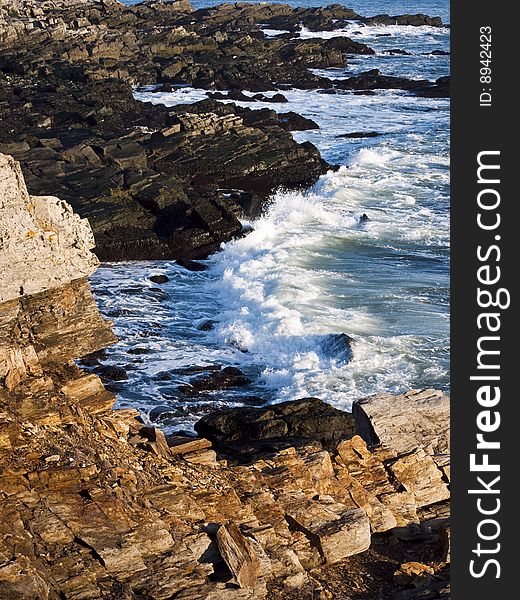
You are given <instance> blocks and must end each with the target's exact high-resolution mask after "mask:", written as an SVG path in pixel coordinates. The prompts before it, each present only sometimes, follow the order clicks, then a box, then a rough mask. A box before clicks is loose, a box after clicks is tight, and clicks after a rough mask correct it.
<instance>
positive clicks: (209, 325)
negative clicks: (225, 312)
mask: <svg viewBox="0 0 520 600" xmlns="http://www.w3.org/2000/svg"><path fill="white" fill-rule="evenodd" d="M215 323H216V321H213V320H212V319H207V320H206V321H203V322H202V323H199V325H197V329H198V330H199V331H213V329H215Z"/></svg>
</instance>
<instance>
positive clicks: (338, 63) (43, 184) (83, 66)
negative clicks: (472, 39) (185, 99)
mask: <svg viewBox="0 0 520 600" xmlns="http://www.w3.org/2000/svg"><path fill="white" fill-rule="evenodd" d="M348 19H358V20H363V18H362V17H360V16H359V15H357V14H356V13H354V12H353V11H351V10H350V9H346V8H344V7H342V6H340V5H332V6H330V7H326V8H318V9H301V8H291V7H290V6H288V5H284V4H280V5H271V4H253V5H251V4H227V5H222V6H218V7H213V8H210V9H205V10H198V11H193V9H192V7H191V6H190V5H189V3H188V2H187V1H185V0H177V1H174V2H168V3H163V2H144V3H142V4H139V5H133V6H124V5H123V4H121V3H120V2H118V1H117V0H48V1H45V2H35V1H34V0H16V1H15V2H9V3H7V4H6V3H4V4H3V5H2V6H1V7H0V152H5V153H9V154H11V155H13V156H14V157H15V158H16V159H17V160H19V161H20V162H21V164H22V168H23V171H24V174H25V176H26V178H27V185H28V188H29V191H30V193H32V194H35V195H41V194H58V195H59V197H60V198H62V199H64V200H67V201H68V202H70V203H71V204H72V206H73V208H74V209H75V210H76V211H77V212H78V214H79V215H80V216H82V217H87V218H88V219H89V221H90V222H91V224H92V227H93V230H94V235H95V239H96V248H97V249H96V252H97V254H98V256H99V257H100V258H102V259H104V260H122V259H123V260H131V259H164V258H168V259H179V258H180V259H190V258H196V257H204V256H207V255H208V253H210V252H212V251H214V250H216V249H217V248H218V247H219V246H220V244H221V243H222V242H223V241H228V240H229V239H232V238H233V237H234V236H237V235H240V234H241V227H240V223H239V221H238V220H237V215H239V214H240V213H243V212H246V213H248V216H251V215H254V214H255V213H258V212H259V211H260V210H261V209H262V206H263V205H264V204H265V200H266V198H267V197H268V196H269V194H271V193H272V192H273V191H274V190H276V189H277V188H278V187H280V186H281V187H283V188H288V189H290V188H299V187H308V186H309V185H311V184H313V183H314V182H315V181H316V180H317V178H318V177H319V176H320V175H321V174H323V173H324V172H325V171H326V169H327V167H328V165H326V164H325V162H324V161H323V160H321V158H320V156H319V152H318V151H317V149H316V148H314V147H313V146H312V145H311V144H296V143H295V142H294V140H293V139H292V137H291V135H290V131H289V130H294V129H307V128H315V127H316V124H315V123H313V122H312V121H308V120H306V119H303V118H301V117H299V116H298V115H294V114H293V113H289V114H286V115H284V114H281V115H279V116H278V115H276V114H275V113H274V112H273V111H267V112H266V111H257V112H262V113H263V114H262V115H257V114H254V115H253V114H252V112H251V111H247V110H244V109H239V108H237V107H232V106H229V105H226V106H223V105H222V104H220V103H218V102H213V103H208V102H203V103H198V104H195V105H191V106H185V107H181V108H176V109H175V110H168V109H165V108H164V107H162V108H161V107H158V106H155V107H153V106H149V105H145V104H142V103H138V102H136V101H135V100H134V99H133V97H132V86H136V85H145V84H162V85H166V89H172V87H171V86H172V85H181V86H182V85H186V84H189V85H194V86H197V87H200V88H203V89H206V90H208V91H209V90H213V91H214V90H231V95H232V96H234V97H237V93H238V94H239V93H240V91H242V90H249V91H251V92H264V91H266V90H280V89H282V90H283V89H286V88H287V87H290V86H292V87H297V88H301V89H324V90H327V91H328V92H336V91H342V90H347V91H354V90H370V91H372V90H377V89H403V90H407V91H409V92H410V93H414V94H418V95H423V96H446V95H448V93H449V92H448V80H447V78H442V79H441V80H439V81H437V82H430V81H416V80H409V79H404V78H399V77H389V76H385V75H384V74H382V73H380V72H379V71H378V70H372V71H368V72H366V73H362V74H360V75H358V76H356V77H350V78H348V79H343V80H336V79H330V78H328V77H322V76H318V75H316V74H315V73H314V71H313V69H317V68H318V69H327V68H337V67H344V66H345V65H346V64H347V63H348V60H349V57H350V56H351V55H356V54H358V55H359V54H373V50H372V49H371V48H369V47H368V46H366V45H365V44H362V43H359V42H356V41H354V40H352V39H350V38H347V37H334V38H332V39H299V38H298V37H297V35H296V32H297V30H298V29H299V28H300V27H301V26H305V27H308V28H311V29H314V30H318V29H320V28H323V29H331V28H332V29H335V28H338V27H342V26H343V25H344V24H345V21H346V20H348ZM374 19H375V22H377V23H385V22H387V21H388V22H394V21H396V22H399V23H402V24H408V25H421V24H429V25H434V26H438V25H440V24H441V23H440V20H439V19H430V18H428V17H425V16H424V15H415V16H413V15H412V16H410V15H405V16H402V17H388V18H387V17H386V16H384V15H383V16H379V17H375V18H374ZM374 19H372V21H373V20H374ZM365 21H366V22H372V21H371V20H370V19H365ZM263 25H268V26H270V27H283V28H287V29H288V30H289V31H290V32H289V34H288V35H282V36H277V37H276V38H269V37H267V36H266V35H265V34H264V33H263V32H262V29H261V27H262V26H263ZM291 32H292V33H291ZM217 97H219V96H217ZM238 97H240V96H238ZM257 98H260V99H262V96H257ZM280 98H282V96H280ZM255 112H256V111H255ZM194 115H197V118H194Z"/></svg>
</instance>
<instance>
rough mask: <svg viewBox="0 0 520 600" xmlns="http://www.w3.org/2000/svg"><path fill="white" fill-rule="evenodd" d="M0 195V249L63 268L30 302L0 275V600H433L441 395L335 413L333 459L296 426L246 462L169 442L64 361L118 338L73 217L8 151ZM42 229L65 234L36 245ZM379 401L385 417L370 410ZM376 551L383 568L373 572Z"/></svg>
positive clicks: (86, 240) (21, 276) (18, 275)
mask: <svg viewBox="0 0 520 600" xmlns="http://www.w3.org/2000/svg"><path fill="white" fill-rule="evenodd" d="M0 186H2V187H1V188H0V198H1V199H2V202H3V204H2V213H3V214H5V215H8V216H9V220H6V221H4V222H3V223H2V227H3V228H2V234H1V235H2V238H1V239H2V240H3V241H6V242H7V244H6V245H5V248H8V251H9V256H11V257H14V256H16V255H17V254H16V251H17V250H19V251H20V253H21V256H26V261H27V265H28V268H34V269H35V273H37V274H38V273H39V271H38V268H39V267H38V265H35V262H36V261H35V260H33V261H32V262H31V259H30V256H29V254H28V250H29V249H31V252H32V254H33V258H34V256H36V257H38V256H40V255H41V257H42V259H43V260H44V261H47V262H46V264H48V265H51V266H54V265H57V264H59V265H60V267H61V269H62V271H61V275H60V276H59V277H58V278H57V279H56V278H52V277H50V278H48V279H45V278H44V277H43V276H42V275H41V273H40V274H39V275H38V277H37V278H36V279H35V281H34V283H33V285H32V287H31V288H27V289H30V293H28V292H27V291H25V290H23V293H20V286H22V285H26V286H27V285H28V284H27V283H24V282H26V279H27V271H26V272H23V271H22V270H14V269H10V268H9V266H8V265H9V264H10V263H9V262H7V263H6V264H7V271H4V270H2V284H6V285H7V284H8V285H9V288H8V289H9V290H12V291H9V292H7V293H6V295H5V296H4V297H3V299H2V300H3V301H2V303H1V304H0V405H1V408H0V421H1V433H0V467H1V474H0V597H2V598H6V599H10V598H15V599H22V598H27V599H29V598H31V599H33V598H38V599H40V598H41V599H46V598H52V599H54V598H56V599H57V598H67V599H73V598H74V599H79V598H154V599H167V598H172V597H175V598H189V599H195V598H201V599H202V598H204V599H217V598H222V599H228V598H229V599H233V598H241V599H245V598H273V599H277V598H280V599H281V598H284V599H285V598H291V597H293V596H295V595H297V596H298V597H299V598H311V597H313V598H315V597H317V596H318V595H319V597H323V598H330V597H342V598H350V597H352V598H355V597H356V594H357V592H358V591H359V593H360V594H362V593H365V592H367V591H368V592H369V593H372V592H371V589H372V588H371V587H370V586H371V585H372V583H371V582H373V581H374V579H375V580H376V582H377V585H378V586H380V588H379V589H383V588H384V589H386V590H387V591H388V593H389V595H390V596H391V594H393V593H394V592H395V593H397V594H398V593H399V589H400V586H401V583H402V582H403V581H404V582H405V585H409V582H410V581H412V582H417V581H419V582H421V581H423V577H422V575H421V573H422V574H425V576H426V575H429V574H430V573H431V572H435V573H436V577H435V581H433V583H432V582H430V581H429V580H428V585H432V586H434V587H436V590H437V591H436V592H435V593H437V594H438V595H439V594H442V593H443V592H442V589H444V588H445V587H446V584H445V580H444V579H443V571H442V569H443V568H444V567H445V565H446V560H447V555H446V552H447V546H446V536H445V533H444V532H445V531H446V530H445V529H440V528H439V526H440V525H441V524H442V523H444V522H445V521H446V517H447V513H448V499H449V490H448V473H449V471H448V468H447V463H448V455H447V453H448V437H447V434H446V420H445V419H444V418H442V419H441V418H433V416H432V415H434V414H441V415H446V414H447V412H446V411H447V407H448V403H449V400H448V398H447V397H446V396H444V395H443V394H441V393H438V392H434V391H432V390H427V391H422V392H414V393H409V394H407V395H406V396H405V397H402V398H390V397H388V396H376V397H372V398H370V399H367V400H365V401H363V402H362V403H360V404H359V405H358V409H357V412H359V413H360V414H362V418H361V419H359V420H358V421H357V423H356V427H357V428H358V431H359V433H360V434H361V435H362V436H363V437H364V438H365V439H363V437H361V436H360V435H354V433H355V432H354V430H353V423H352V419H351V418H347V417H345V418H344V420H343V422H342V423H340V422H339V421H337V415H333V418H335V419H336V421H335V423H336V426H335V428H336V433H338V436H337V438H334V440H330V441H331V444H330V445H329V449H324V448H323V447H322V446H321V444H320V443H319V442H318V441H313V439H314V438H315V436H314V434H313V432H312V431H309V427H306V428H304V430H305V434H306V437H307V442H306V443H305V444H302V445H300V446H298V447H297V448H295V447H288V448H286V449H284V450H282V451H280V452H274V453H273V452H271V453H266V454H264V456H262V457H260V458H258V457H257V458H255V459H254V461H253V462H249V463H247V464H234V463H233V462H228V461H226V460H224V459H222V457H221V456H220V455H219V454H217V452H216V451H215V449H213V448H212V442H211V440H208V439H204V438H190V439H186V438H182V437H179V436H176V437H174V438H171V439H167V438H166V437H165V436H164V434H163V433H162V432H161V431H160V430H158V429H154V428H151V427H146V426H143V423H142V422H140V421H139V420H138V419H137V418H136V417H137V416H138V415H137V411H134V410H128V409H127V410H113V407H112V406H113V402H114V397H113V395H112V394H111V393H110V392H108V391H107V390H106V389H105V388H104V387H103V385H102V383H101V381H100V379H99V378H98V377H97V376H96V375H94V374H87V373H85V372H84V371H82V370H81V369H79V368H78V367H77V366H76V364H75V363H74V362H73V359H75V358H79V357H81V356H84V355H86V354H88V353H90V352H92V351H95V350H97V349H99V348H102V347H105V346H106V345H107V344H109V343H111V342H112V341H113V339H114V338H113V335H112V333H111V331H110V326H109V323H107V322H106V321H104V320H103V319H102V318H101V316H100V314H99V312H98V310H97V308H96V305H95V303H94V300H93V298H92V295H91V293H90V290H89V289H88V284H87V281H86V279H85V274H86V271H89V270H91V269H92V267H93V265H94V263H95V259H94V258H93V257H92V256H91V255H89V248H90V245H91V238H90V236H89V235H88V231H87V229H86V225H85V223H84V222H82V221H80V220H79V219H77V218H75V217H74V216H73V215H71V212H70V209H69V207H68V206H67V205H66V204H64V203H60V204H59V206H61V211H56V210H55V207H56V203H57V201H56V199H55V198H50V199H49V198H47V199H44V198H30V197H28V196H27V193H26V190H25V187H24V185H23V182H22V180H21V179H20V175H19V170H18V166H17V165H16V163H14V162H13V161H12V160H11V159H10V158H8V157H5V156H2V157H1V158H0ZM34 206H37V207H38V208H36V209H35V208H34ZM4 211H5V213H4ZM46 219H48V221H47V220H46ZM47 223H50V224H52V227H53V231H58V232H62V233H63V236H62V237H64V236H65V234H66V235H67V240H68V241H67V240H65V239H62V240H61V241H57V240H52V239H51V240H49V237H48V236H47V235H46V230H45V227H46V226H47V225H46V224H47ZM9 224H11V225H12V228H9ZM26 224H30V226H31V227H32V228H33V230H34V231H35V232H36V235H34V236H30V238H29V242H27V239H26V237H24V236H23V235H22V234H23V232H24V231H25V229H24V227H25V225H26ZM11 229H12V230H11ZM52 244H54V245H53V246H52ZM51 248H53V249H54V253H55V254H54V259H55V261H51V259H50V258H49V256H50V249H51ZM3 255H4V252H2V256H3ZM50 268H51V267H50ZM4 278H5V281H4ZM17 290H18V291H17ZM389 406H391V407H392V410H393V420H392V422H390V421H388V420H385V419H382V418H381V415H383V414H384V413H385V411H386V410H387V409H388V407H389ZM436 407H437V408H439V410H440V412H439V413H437V412H436V410H435V408H436ZM416 408H419V409H420V410H416ZM323 414H324V413H323V412H322V419H321V420H322V423H321V427H322V429H324V430H327V423H325V422H324V420H326V419H327V418H329V417H327V416H323ZM330 414H331V415H332V413H330ZM411 414H413V415H416V416H414V420H413V422H412V421H411V420H410V415H411ZM284 418H286V417H284ZM331 418H332V416H331ZM401 423H408V425H407V429H406V432H405V436H406V442H405V443H404V445H403V443H402V441H401V436H400V435H399V430H400V426H401V425H400V424H401ZM329 426H330V423H329ZM340 427H344V431H343V433H342V434H341V433H339V432H338V431H337V430H338V428H340ZM298 431H299V432H300V433H301V430H298ZM367 431H368V432H369V433H368V434H367V433H365V432H367ZM413 432H415V434H414V435H413V436H412V433H413ZM376 438H377V442H378V446H375V447H373V446H369V445H367V442H368V444H371V443H372V442H373V441H374V440H375V439H376ZM338 439H341V441H339V443H337V441H336V440H338ZM332 442H334V443H332ZM440 452H442V454H443V457H442V461H440V460H439V453H440ZM381 536H382V537H381ZM386 553H390V554H391V558H388V559H387V563H388V565H389V567H388V568H389V569H390V571H389V572H387V570H388V569H387V568H386V567H385V568H386V569H387V570H384V569H383V570H380V571H374V568H373V563H374V561H375V560H379V561H380V560H381V557H382V556H383V555H385V554H386ZM410 553H413V555H414V558H415V559H416V561H422V562H427V563H428V564H426V565H424V564H422V563H421V564H422V566H421V564H420V565H419V566H417V565H416V564H414V565H412V564H411V563H410ZM363 557H364V558H363ZM401 563H404V564H403V565H402V566H401V568H400V570H399V573H398V575H397V576H396V580H395V583H394V581H393V580H392V575H393V571H394V570H396V568H397V567H398V566H399V565H400V564H401ZM385 564H386V563H385ZM345 569H346V571H347V572H348V573H349V575H348V576H347V577H346V579H345V575H344V571H343V570H345ZM369 573H370V574H371V577H367V575H368V574H369ZM341 581H343V582H345V581H346V582H347V585H348V589H349V592H348V595H347V593H345V591H344V588H343V589H342V588H341V586H342V585H345V584H344V583H343V584H342V583H341ZM414 585H415V584H414ZM420 585H422V583H420ZM381 586H383V587H381ZM385 586H386V587H385ZM440 588H442V589H441V590H440V591H439V589H440ZM356 590H357V591H356ZM408 591H409V590H407V592H408ZM385 593H386V592H385ZM320 594H321V595H320ZM359 597H362V596H361V595H360V596H359ZM372 597H374V598H375V597H376V596H372ZM406 597H412V596H410V595H409V594H408V595H407V596H406ZM439 597H441V596H439Z"/></svg>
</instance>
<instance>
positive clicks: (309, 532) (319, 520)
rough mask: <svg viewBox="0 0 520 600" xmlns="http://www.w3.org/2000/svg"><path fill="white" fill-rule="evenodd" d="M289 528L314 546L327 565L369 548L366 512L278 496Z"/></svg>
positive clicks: (342, 506) (297, 497)
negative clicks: (307, 539) (298, 531)
mask: <svg viewBox="0 0 520 600" xmlns="http://www.w3.org/2000/svg"><path fill="white" fill-rule="evenodd" d="M280 502H282V504H284V505H285V511H286V519H287V520H288V522H289V525H290V526H291V527H293V528H295V529H298V530H300V531H302V532H303V533H304V534H305V535H306V536H307V537H308V538H309V540H310V542H311V544H313V545H315V546H317V548H318V550H319V552H320V554H321V556H322V557H323V559H324V560H325V561H326V562H329V563H334V562H338V561H341V560H343V559H345V558H347V557H348V556H352V555H353V554H359V553H360V552H364V551H365V550H367V549H368V548H369V547H370V524H369V521H368V517H367V515H366V513H365V511H363V510H361V509H355V510H348V509H347V507H346V506H344V505H342V504H338V503H334V502H332V503H330V502H329V503H327V504H322V503H320V502H316V501H314V500H307V499H306V498H305V497H304V496H301V495H300V496H296V497H294V496H292V497H291V496H289V497H288V498H286V497H281V498H280Z"/></svg>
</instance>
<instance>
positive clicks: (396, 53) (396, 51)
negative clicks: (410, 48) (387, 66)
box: [383, 48, 412, 56]
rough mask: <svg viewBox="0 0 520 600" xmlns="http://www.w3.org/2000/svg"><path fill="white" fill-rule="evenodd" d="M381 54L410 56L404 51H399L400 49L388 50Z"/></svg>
mask: <svg viewBox="0 0 520 600" xmlns="http://www.w3.org/2000/svg"><path fill="white" fill-rule="evenodd" d="M383 54H391V55H401V56H412V55H411V54H410V52H407V51H406V50H401V49H400V48H390V49H389V50H383Z"/></svg>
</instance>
